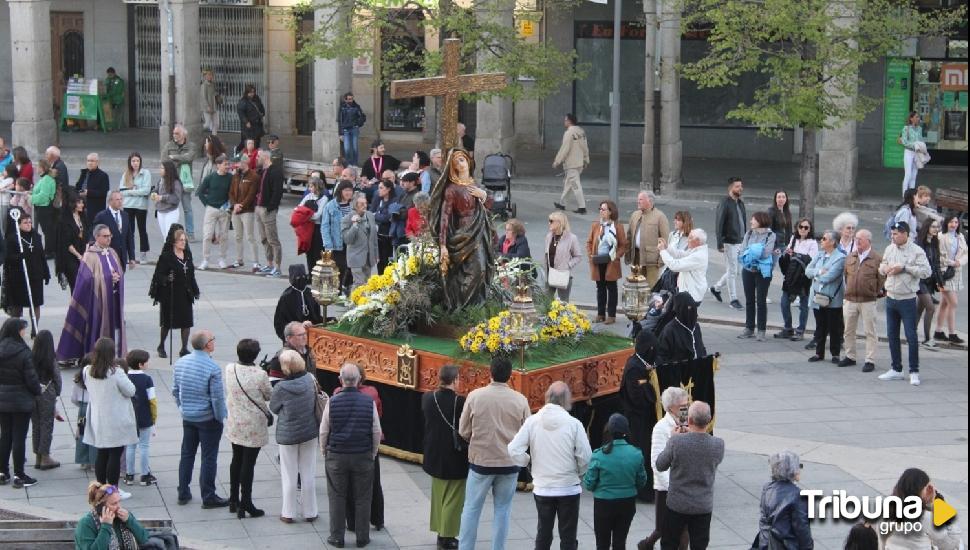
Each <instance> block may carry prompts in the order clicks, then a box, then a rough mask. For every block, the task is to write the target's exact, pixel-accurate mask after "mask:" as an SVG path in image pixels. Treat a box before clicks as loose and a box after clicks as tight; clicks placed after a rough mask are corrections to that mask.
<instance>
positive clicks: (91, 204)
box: [74, 153, 111, 227]
mask: <svg viewBox="0 0 970 550" xmlns="http://www.w3.org/2000/svg"><path fill="white" fill-rule="evenodd" d="M99 162H100V158H99V157H98V154H97V153H90V154H89V155H88V158H87V168H85V169H83V170H81V176H80V177H78V179H77V183H75V184H74V189H75V190H77V193H78V195H79V196H80V197H81V198H82V199H84V211H85V215H86V216H87V222H88V227H94V224H92V223H91V222H92V221H93V220H94V216H95V215H97V213H98V212H101V211H102V210H104V209H105V208H106V207H107V204H106V203H107V199H108V191H109V190H110V189H111V184H110V183H109V182H108V174H106V173H105V171H104V170H102V169H101V168H99V167H98V163H99Z"/></svg>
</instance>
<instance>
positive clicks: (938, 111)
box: [913, 41, 967, 162]
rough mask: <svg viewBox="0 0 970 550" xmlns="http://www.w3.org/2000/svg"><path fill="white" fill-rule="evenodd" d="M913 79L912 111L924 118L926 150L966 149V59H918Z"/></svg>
mask: <svg viewBox="0 0 970 550" xmlns="http://www.w3.org/2000/svg"><path fill="white" fill-rule="evenodd" d="M964 44H966V41H964ZM965 47H966V46H964V48H965ZM965 51H966V50H965V49H964V52H965ZM913 81H914V83H915V88H914V90H913V110H914V111H916V112H917V113H919V115H920V118H921V119H922V121H923V137H924V138H925V140H926V147H927V149H929V150H930V151H964V152H966V151H967V62H966V61H962V62H959V61H917V62H916V63H915V64H914V67H913ZM964 162H966V158H965V157H964Z"/></svg>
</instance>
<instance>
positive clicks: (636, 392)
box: [620, 330, 657, 502]
mask: <svg viewBox="0 0 970 550" xmlns="http://www.w3.org/2000/svg"><path fill="white" fill-rule="evenodd" d="M656 356H657V337H656V336H654V334H653V333H652V332H650V331H649V330H641V331H640V333H639V334H637V340H636V344H635V345H634V354H633V355H631V356H630V358H629V359H627V361H626V365H625V366H624V367H623V379H622V381H621V382H620V408H621V410H622V411H623V415H624V416H626V418H627V420H629V421H630V433H629V439H630V443H632V444H633V445H635V446H637V447H638V448H639V449H640V451H641V452H642V453H643V464H644V465H645V466H646V470H647V485H646V486H645V487H644V488H643V489H640V490H639V491H638V492H637V498H639V499H640V500H642V501H644V502H653V498H654V493H653V469H652V468H651V467H650V439H651V435H652V434H653V426H654V424H656V423H657V394H656V390H655V389H654V387H653V386H652V385H651V384H650V371H651V370H652V369H653V368H654V365H655V362H656Z"/></svg>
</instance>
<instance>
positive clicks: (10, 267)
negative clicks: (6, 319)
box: [0, 230, 51, 308]
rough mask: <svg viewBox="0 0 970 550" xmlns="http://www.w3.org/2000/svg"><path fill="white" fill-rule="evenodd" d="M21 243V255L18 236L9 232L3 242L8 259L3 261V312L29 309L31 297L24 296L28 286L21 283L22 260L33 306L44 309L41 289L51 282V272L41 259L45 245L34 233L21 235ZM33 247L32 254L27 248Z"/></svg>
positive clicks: (42, 290) (22, 276)
mask: <svg viewBox="0 0 970 550" xmlns="http://www.w3.org/2000/svg"><path fill="white" fill-rule="evenodd" d="M21 236H22V237H21V238H22V239H23V240H24V241H25V242H24V252H23V254H21V253H20V246H19V244H18V243H17V232H16V231H13V230H12V231H8V232H7V236H6V237H5V238H4V240H5V241H6V242H5V243H4V244H5V245H6V248H7V255H6V258H5V259H4V261H3V271H4V274H5V275H4V278H3V300H2V302H3V303H2V304H0V306H2V307H3V308H8V307H30V296H28V295H27V284H26V282H25V281H24V268H23V264H22V263H21V261H20V260H21V259H24V260H26V263H27V275H28V276H29V278H30V292H31V294H32V295H33V299H34V306H42V305H44V285H46V284H47V283H49V282H50V280H51V271H50V268H49V267H48V266H47V260H46V259H45V256H44V245H43V243H42V242H41V238H40V235H39V234H38V233H37V232H36V231H31V232H30V233H21ZM31 244H33V250H31V249H30V245H31Z"/></svg>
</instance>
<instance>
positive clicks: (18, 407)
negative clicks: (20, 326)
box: [0, 338, 41, 413]
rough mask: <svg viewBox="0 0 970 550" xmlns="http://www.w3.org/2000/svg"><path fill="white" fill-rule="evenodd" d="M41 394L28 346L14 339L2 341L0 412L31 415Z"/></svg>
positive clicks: (0, 346)
mask: <svg viewBox="0 0 970 550" xmlns="http://www.w3.org/2000/svg"><path fill="white" fill-rule="evenodd" d="M40 392H41V387H40V382H38V381H37V371H36V370H34V362H33V361H32V360H31V353H30V348H29V347H27V344H25V343H23V342H20V341H18V340H14V339H13V338H5V339H4V340H0V412H4V413H12V412H16V413H29V412H31V411H33V410H34V396H37V395H40Z"/></svg>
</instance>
